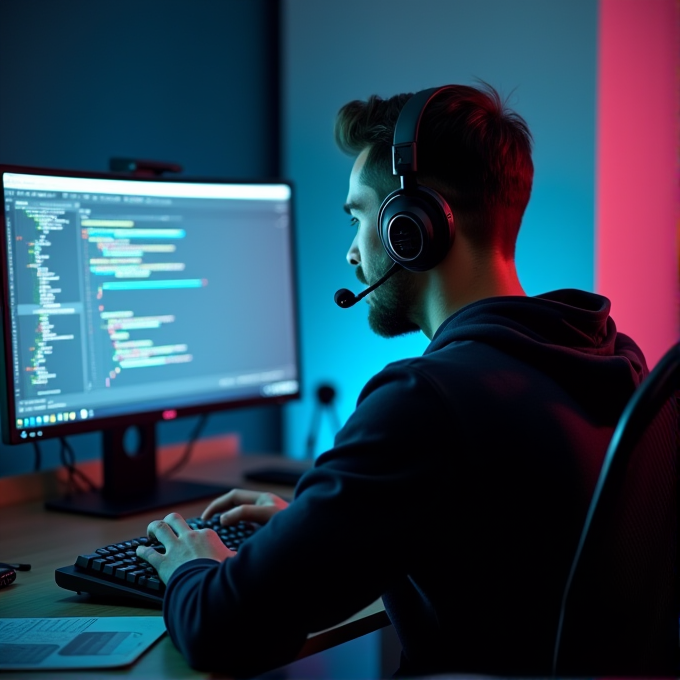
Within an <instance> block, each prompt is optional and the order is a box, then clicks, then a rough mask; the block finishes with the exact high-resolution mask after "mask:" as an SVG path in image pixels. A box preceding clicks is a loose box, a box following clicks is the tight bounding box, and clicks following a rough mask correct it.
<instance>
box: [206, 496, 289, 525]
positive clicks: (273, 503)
mask: <svg viewBox="0 0 680 680" xmlns="http://www.w3.org/2000/svg"><path fill="white" fill-rule="evenodd" d="M287 507H288V503H287V502H286V501H284V500H283V498H279V497H278V496H275V495H274V494H273V493H263V492H261V491H246V490H245V489H233V490H232V491H230V492H229V493H227V494H225V495H224V496H220V497H219V498H217V499H215V500H214V501H213V502H212V503H211V504H210V505H209V506H208V507H207V508H206V509H205V510H204V511H203V514H202V515H201V517H202V519H205V520H207V519H210V518H211V517H213V515H216V514H219V515H220V524H222V526H229V525H230V524H236V523H237V522H254V523H255V524H266V523H267V522H268V521H269V520H270V519H271V518H272V517H273V516H274V515H275V514H276V513H277V512H280V511H281V510H285V509H286V508H287Z"/></svg>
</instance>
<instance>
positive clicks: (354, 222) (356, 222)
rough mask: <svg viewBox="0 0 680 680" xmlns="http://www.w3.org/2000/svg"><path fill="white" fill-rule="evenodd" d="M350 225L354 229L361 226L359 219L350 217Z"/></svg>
mask: <svg viewBox="0 0 680 680" xmlns="http://www.w3.org/2000/svg"><path fill="white" fill-rule="evenodd" d="M349 223H350V225H352V226H353V227H357V226H359V219H358V218H357V217H350V218H349Z"/></svg>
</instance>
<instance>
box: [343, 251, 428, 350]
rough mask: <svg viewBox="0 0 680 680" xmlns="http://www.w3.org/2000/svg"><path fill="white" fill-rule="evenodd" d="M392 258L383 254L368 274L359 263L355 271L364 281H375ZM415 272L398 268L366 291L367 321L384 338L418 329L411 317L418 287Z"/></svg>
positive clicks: (385, 269)
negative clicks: (394, 272) (373, 287)
mask: <svg viewBox="0 0 680 680" xmlns="http://www.w3.org/2000/svg"><path fill="white" fill-rule="evenodd" d="M392 264H393V262H392V260H390V258H389V257H388V256H387V254H384V256H383V257H381V258H380V261H379V262H378V263H377V264H375V265H371V266H370V268H368V272H367V273H368V276H366V275H365V273H364V271H363V270H362V268H361V265H359V266H358V267H357V269H356V275H357V278H358V279H359V281H361V283H363V284H365V285H370V284H369V280H370V281H371V282H375V281H377V280H378V279H379V278H380V277H381V276H382V275H383V274H385V272H386V271H387V270H388V269H389V268H390V267H391V266H392ZM414 277H415V274H413V272H409V271H407V270H406V269H402V270H400V271H398V272H397V273H396V274H394V275H393V276H391V277H390V278H389V279H388V280H387V281H385V283H383V284H382V285H381V286H379V287H378V288H376V289H375V290H374V291H373V292H372V293H369V295H368V298H367V300H368V310H369V311H368V325H369V326H370V328H371V330H372V331H373V332H374V333H376V335H380V336H381V337H383V338H396V337H397V336H399V335H406V334H407V333H415V332H417V331H419V330H420V326H418V325H417V324H416V323H415V322H414V321H413V320H412V319H413V310H414V309H415V308H416V298H417V287H416V282H415V279H414Z"/></svg>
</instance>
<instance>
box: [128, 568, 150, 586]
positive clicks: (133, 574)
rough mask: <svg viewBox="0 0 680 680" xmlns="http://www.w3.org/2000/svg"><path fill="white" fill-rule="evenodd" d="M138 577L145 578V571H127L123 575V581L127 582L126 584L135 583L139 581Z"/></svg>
mask: <svg viewBox="0 0 680 680" xmlns="http://www.w3.org/2000/svg"><path fill="white" fill-rule="evenodd" d="M140 576H146V571H145V570H144V569H135V570H134V571H128V573H127V574H126V575H125V580H126V581H128V583H137V579H139V577H140Z"/></svg>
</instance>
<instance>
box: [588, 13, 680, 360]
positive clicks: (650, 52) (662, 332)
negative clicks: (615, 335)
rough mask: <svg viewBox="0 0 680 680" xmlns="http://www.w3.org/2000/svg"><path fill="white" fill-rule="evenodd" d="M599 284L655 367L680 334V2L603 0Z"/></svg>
mask: <svg viewBox="0 0 680 680" xmlns="http://www.w3.org/2000/svg"><path fill="white" fill-rule="evenodd" d="M598 69H599V70H598V116H597V175H596V182H597V187H596V189H597V191H596V276H595V286H596V290H597V292H599V293H602V294H603V295H607V296H608V297H610V298H611V299H612V316H613V317H614V319H615V321H616V323H617V326H618V328H619V329H620V330H621V331H623V332H625V333H628V334H630V335H632V336H633V337H634V338H635V339H636V340H637V342H638V343H639V344H640V346H641V347H642V349H643V350H644V352H645V354H646V356H647V360H648V363H649V365H650V367H651V366H652V365H654V364H655V363H656V361H658V359H659V358H660V357H661V355H662V354H663V352H664V351H665V350H666V349H667V348H668V347H669V346H670V345H671V344H672V343H673V342H674V341H675V340H677V339H678V337H679V332H678V329H679V325H680V324H679V318H678V302H679V299H680V294H679V286H678V227H679V225H680V190H679V181H678V180H679V168H680V166H679V163H678V159H679V157H680V95H679V92H680V87H679V85H680V0H644V1H641V0H600V22H599V58H598Z"/></svg>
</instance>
